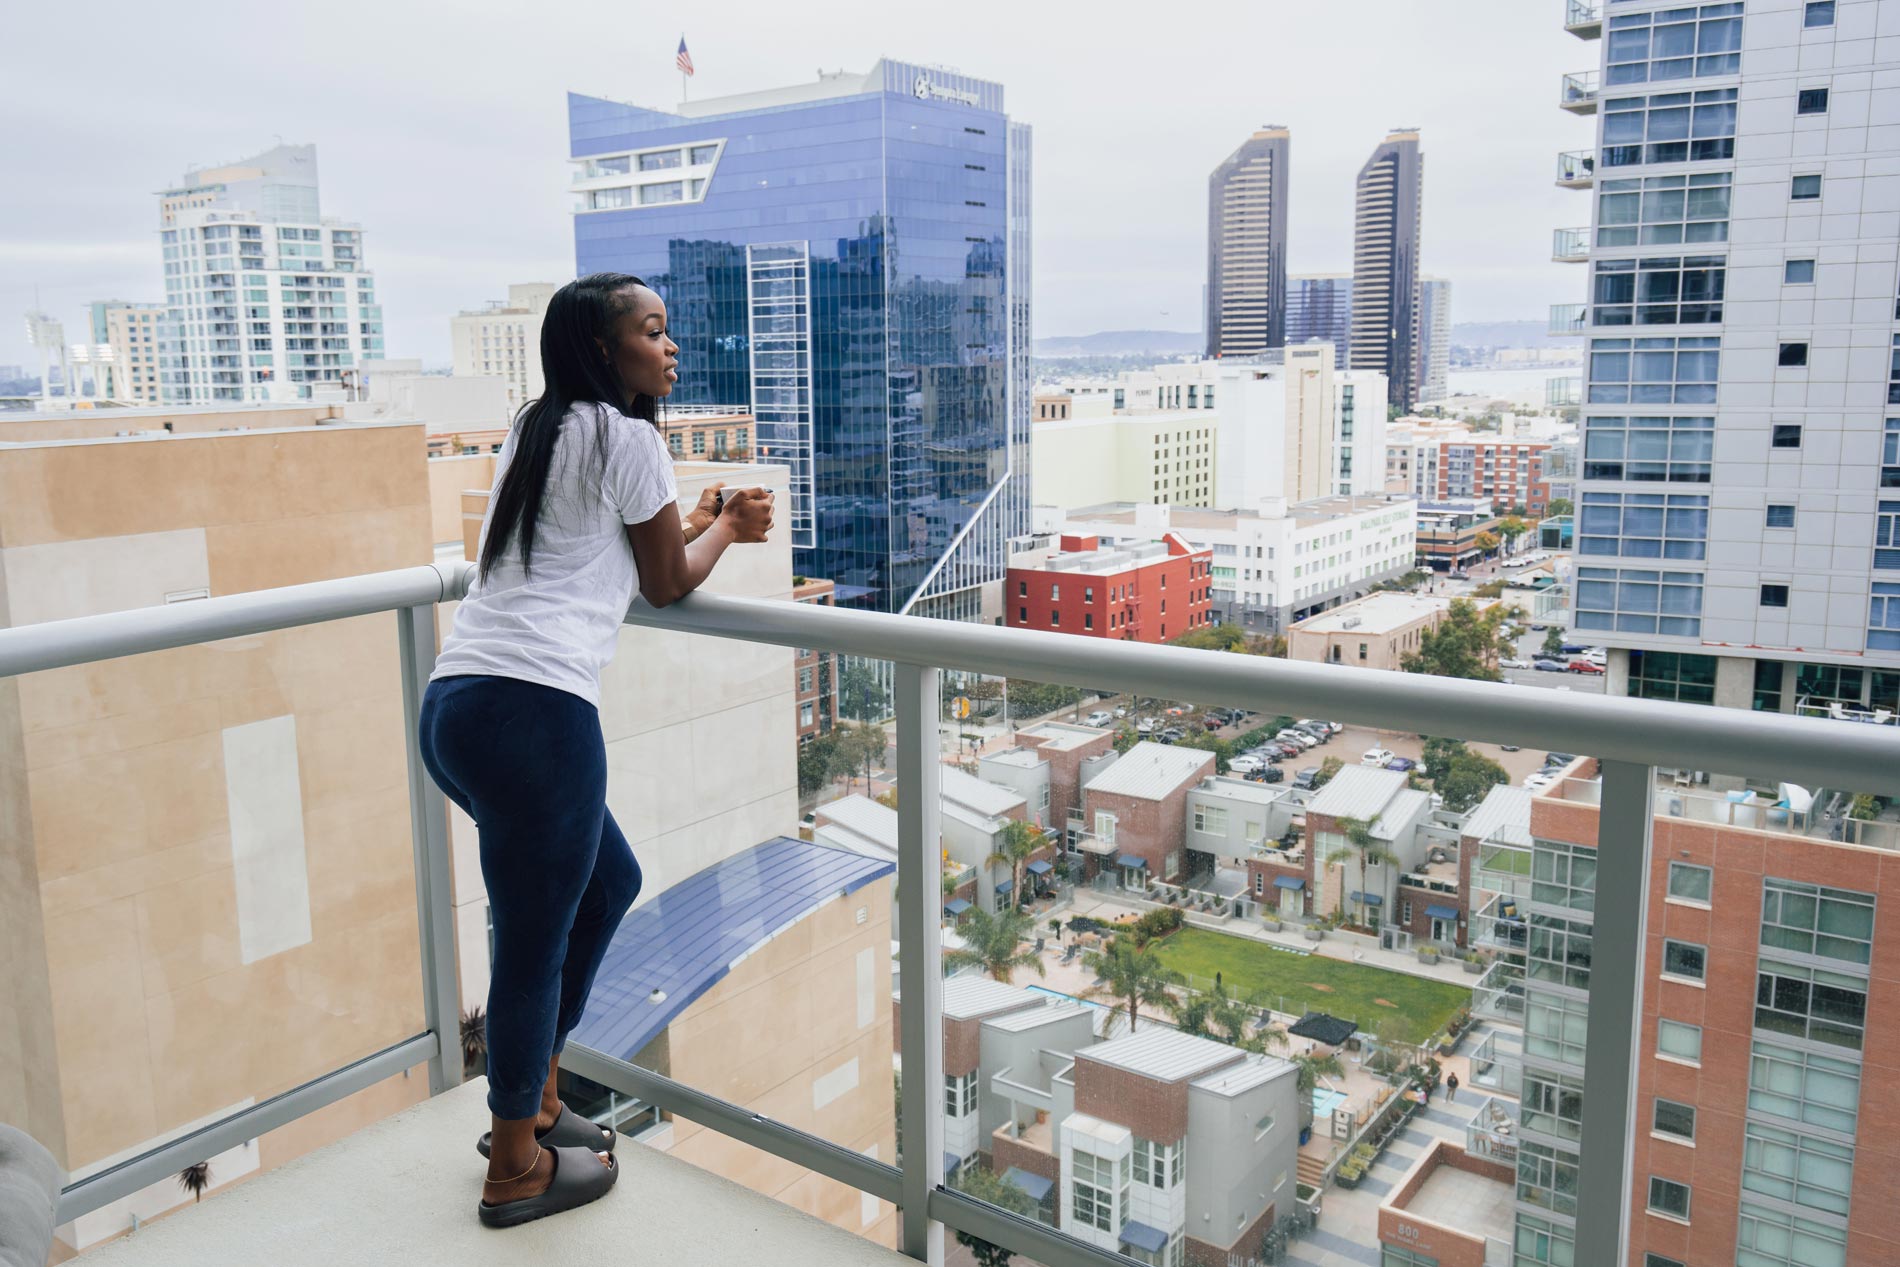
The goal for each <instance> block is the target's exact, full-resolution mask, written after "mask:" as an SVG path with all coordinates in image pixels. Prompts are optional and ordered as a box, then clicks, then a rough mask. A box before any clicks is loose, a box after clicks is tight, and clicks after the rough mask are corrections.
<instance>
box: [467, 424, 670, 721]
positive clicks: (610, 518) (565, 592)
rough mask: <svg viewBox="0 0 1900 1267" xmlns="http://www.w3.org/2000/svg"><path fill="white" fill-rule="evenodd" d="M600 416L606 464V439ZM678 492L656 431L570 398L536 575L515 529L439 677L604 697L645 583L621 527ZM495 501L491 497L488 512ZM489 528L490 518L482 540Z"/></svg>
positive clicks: (506, 458)
mask: <svg viewBox="0 0 1900 1267" xmlns="http://www.w3.org/2000/svg"><path fill="white" fill-rule="evenodd" d="M603 416H604V418H603ZM603 420H604V422H605V424H606V455H605V462H603V461H602V458H601V453H600V450H599V444H598V437H599V435H600V432H601V426H600V424H601V422H602V421H603ZM517 434H518V433H517V432H513V431H511V432H510V433H509V435H508V439H507V441H506V443H504V444H503V445H502V449H501V460H500V461H498V462H497V463H496V464H495V489H497V490H498V489H500V487H501V481H502V476H503V475H505V474H506V473H507V470H508V466H509V463H510V462H511V461H512V460H513V458H514V454H515V437H516V435H517ZM491 491H492V490H491ZM678 500H679V490H678V488H677V486H676V485H675V484H674V483H673V458H672V455H671V454H670V453H669V452H668V451H667V448H666V444H665V443H664V442H663V441H662V440H661V439H660V433H659V430H658V429H657V428H655V427H654V426H653V425H652V424H651V423H648V422H645V421H643V420H641V419H639V418H629V417H627V416H626V415H625V414H623V413H621V412H620V411H619V410H617V409H614V408H613V407H611V406H608V405H600V404H596V403H594V402H591V401H587V402H581V403H578V404H576V405H574V407H573V408H571V409H569V410H568V411H567V416H566V418H564V419H563V420H562V422H561V433H560V436H559V438H558V439H557V440H556V441H555V447H554V459H553V461H552V462H551V463H550V464H549V467H548V483H547V491H546V493H545V495H544V497H543V499H542V502H541V517H540V520H539V522H538V524H537V526H536V532H535V538H534V559H533V569H534V570H533V573H532V574H529V573H527V572H524V571H523V570H522V567H521V544H520V542H521V537H520V533H519V532H517V533H516V534H515V537H514V539H513V540H511V541H510V542H509V543H508V548H507V549H506V550H505V551H504V552H503V553H502V556H501V557H500V558H499V559H497V560H496V561H495V567H494V569H493V570H492V571H491V572H490V573H489V574H488V578H487V579H486V580H483V579H482V577H481V576H480V575H479V574H477V576H476V577H475V579H474V581H473V582H472V583H471V584H470V586H469V591H468V597H466V598H465V599H463V600H462V605H461V606H460V607H459V608H458V609H457V610H456V613H455V623H454V625H453V626H452V627H451V628H450V630H449V635H448V637H447V638H446V639H445V640H444V642H443V645H442V653H441V655H439V656H438V657H437V658H436V662H435V672H434V673H433V674H431V675H430V676H431V680H434V679H435V678H444V677H455V676H458V675H461V674H479V675H483V676H487V677H508V678H518V679H520V680H521V681H524V682H538V683H540V684H541V685H543V686H552V687H556V688H558V689H560V690H563V691H571V692H573V693H574V694H576V695H579V696H580V697H582V698H583V699H585V700H587V701H588V702H589V703H591V704H594V705H596V706H598V705H599V704H600V671H601V670H602V669H604V668H606V667H607V662H608V661H610V660H612V659H613V655H614V648H615V646H616V644H617V641H618V637H619V633H620V624H621V621H622V620H623V619H624V618H625V617H626V614H627V607H628V605H629V604H630V603H632V601H633V596H634V593H635V592H636V591H637V590H638V588H639V584H640V575H639V572H638V571H637V570H636V568H635V567H634V562H633V546H632V544H631V543H629V542H628V540H627V530H626V527H625V525H627V524H638V523H645V522H646V521H647V520H649V519H651V518H653V516H654V515H656V514H658V513H660V512H661V511H662V510H667V509H669V508H670V507H672V506H673V505H674V504H675V503H676V502H677V501H678ZM493 509H494V501H493V498H492V496H491V498H490V501H489V510H490V514H491V515H492V513H493ZM489 526H490V525H489V523H488V522H487V521H484V522H483V524H482V540H483V541H484V542H486V541H487V540H488V529H489Z"/></svg>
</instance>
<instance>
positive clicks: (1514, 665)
mask: <svg viewBox="0 0 1900 1267" xmlns="http://www.w3.org/2000/svg"><path fill="white" fill-rule="evenodd" d="M1498 667H1499V668H1500V669H1528V668H1530V667H1531V662H1530V661H1529V660H1519V659H1516V658H1514V657H1512V656H1505V657H1504V658H1503V659H1502V660H1499V661H1498Z"/></svg>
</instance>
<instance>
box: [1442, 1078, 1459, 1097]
mask: <svg viewBox="0 0 1900 1267" xmlns="http://www.w3.org/2000/svg"><path fill="white" fill-rule="evenodd" d="M1457 1098H1458V1075H1457V1074H1455V1073H1454V1074H1452V1075H1451V1076H1450V1077H1448V1078H1446V1079H1445V1103H1447V1104H1450V1103H1451V1102H1452V1101H1453V1100H1456V1099H1457Z"/></svg>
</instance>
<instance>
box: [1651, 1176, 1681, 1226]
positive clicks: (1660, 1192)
mask: <svg viewBox="0 0 1900 1267" xmlns="http://www.w3.org/2000/svg"><path fill="white" fill-rule="evenodd" d="M1649 1212H1650V1213H1651V1214H1666V1215H1668V1216H1669V1217H1670V1218H1672V1219H1686V1218H1688V1217H1689V1185H1688V1184H1686V1183H1677V1182H1676V1181H1675V1180H1674V1179H1662V1178H1658V1177H1657V1176H1655V1175H1651V1176H1650V1177H1649Z"/></svg>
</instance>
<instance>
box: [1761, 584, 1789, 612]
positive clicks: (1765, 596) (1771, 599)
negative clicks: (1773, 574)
mask: <svg viewBox="0 0 1900 1267" xmlns="http://www.w3.org/2000/svg"><path fill="white" fill-rule="evenodd" d="M1761 605H1762V606H1763V607H1786V606H1787V605H1788V587H1787V586H1786V585H1764V586H1762V587H1761Z"/></svg>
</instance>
